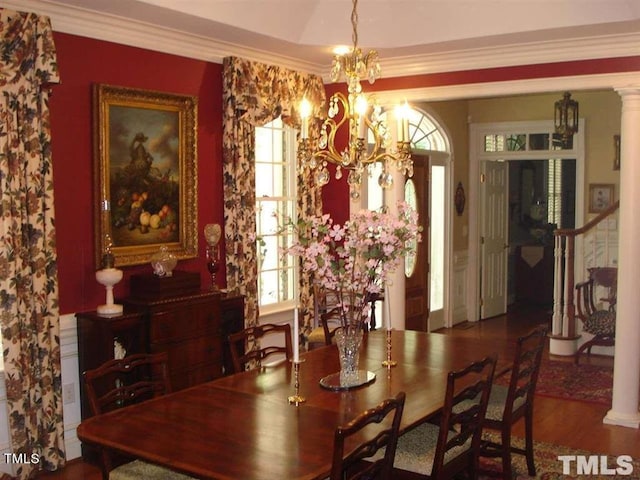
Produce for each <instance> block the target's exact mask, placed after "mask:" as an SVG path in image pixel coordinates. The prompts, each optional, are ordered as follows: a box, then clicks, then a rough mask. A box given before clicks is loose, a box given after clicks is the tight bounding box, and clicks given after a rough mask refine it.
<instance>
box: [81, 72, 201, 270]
mask: <svg viewBox="0 0 640 480" xmlns="http://www.w3.org/2000/svg"><path fill="white" fill-rule="evenodd" d="M93 108H94V127H93V128H94V158H95V160H94V162H95V167H94V172H95V174H94V175H95V178H94V198H95V258H96V267H97V268H100V260H101V257H102V254H103V252H104V251H105V249H106V248H107V246H108V244H109V243H111V245H112V247H111V251H112V253H113V254H114V256H115V258H116V266H117V267H121V266H125V265H138V264H143V263H147V262H149V260H150V257H151V255H153V254H154V253H156V252H157V251H159V249H160V247H161V246H163V245H164V246H166V247H167V249H168V250H169V252H171V253H172V254H173V255H174V256H175V257H176V258H177V259H184V258H193V257H196V256H197V252H198V236H197V218H198V214H197V205H198V192H197V179H198V178H197V177H198V174H197V166H198V161H197V145H196V142H197V135H196V131H197V109H198V101H197V97H193V96H187V95H175V94H170V93H161V92H154V91H148V90H140V89H134V88H126V87H116V86H112V85H104V84H96V85H94V88H93Z"/></svg>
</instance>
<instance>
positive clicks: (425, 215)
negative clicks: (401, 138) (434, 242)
mask: <svg viewBox="0 0 640 480" xmlns="http://www.w3.org/2000/svg"><path fill="white" fill-rule="evenodd" d="M429 185H430V182H429V157H428V156H425V155H413V177H411V178H408V179H407V180H406V182H405V200H406V202H407V203H408V204H410V205H413V206H414V207H415V208H416V210H417V212H418V221H419V223H420V226H421V227H422V241H421V242H420V243H418V244H417V248H416V254H415V256H414V257H413V258H412V257H407V259H406V260H405V262H406V263H405V267H406V268H405V273H406V276H407V277H406V283H405V316H406V319H405V328H406V329H407V330H418V331H420V332H426V331H428V326H429Z"/></svg>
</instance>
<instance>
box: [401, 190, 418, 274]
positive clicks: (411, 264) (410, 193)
mask: <svg viewBox="0 0 640 480" xmlns="http://www.w3.org/2000/svg"><path fill="white" fill-rule="evenodd" d="M404 200H405V202H407V205H409V206H410V207H411V208H412V209H413V210H416V211H417V210H418V201H417V197H416V186H415V184H414V183H413V179H411V178H409V179H407V181H406V182H405V184H404ZM421 213H422V212H419V211H418V214H421ZM411 243H412V245H411V250H410V252H409V253H408V254H407V255H406V256H405V257H404V274H405V276H406V277H410V276H411V275H413V272H414V271H415V269H416V254H417V252H416V250H417V249H418V242H417V241H416V240H415V239H414V240H412V242H411Z"/></svg>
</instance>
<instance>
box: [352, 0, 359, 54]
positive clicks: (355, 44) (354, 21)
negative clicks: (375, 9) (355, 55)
mask: <svg viewBox="0 0 640 480" xmlns="http://www.w3.org/2000/svg"><path fill="white" fill-rule="evenodd" d="M351 28H352V33H351V40H352V41H353V51H354V52H355V51H356V50H357V48H358V0H353V10H352V11H351Z"/></svg>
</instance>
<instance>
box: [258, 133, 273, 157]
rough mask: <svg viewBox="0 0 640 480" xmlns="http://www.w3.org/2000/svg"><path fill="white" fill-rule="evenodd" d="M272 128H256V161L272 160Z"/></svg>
mask: <svg viewBox="0 0 640 480" xmlns="http://www.w3.org/2000/svg"><path fill="white" fill-rule="evenodd" d="M271 143H272V140H271V130H270V129H267V128H261V127H257V128H256V147H255V148H256V162H270V161H271V158H272V155H271V151H272V147H271Z"/></svg>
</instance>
